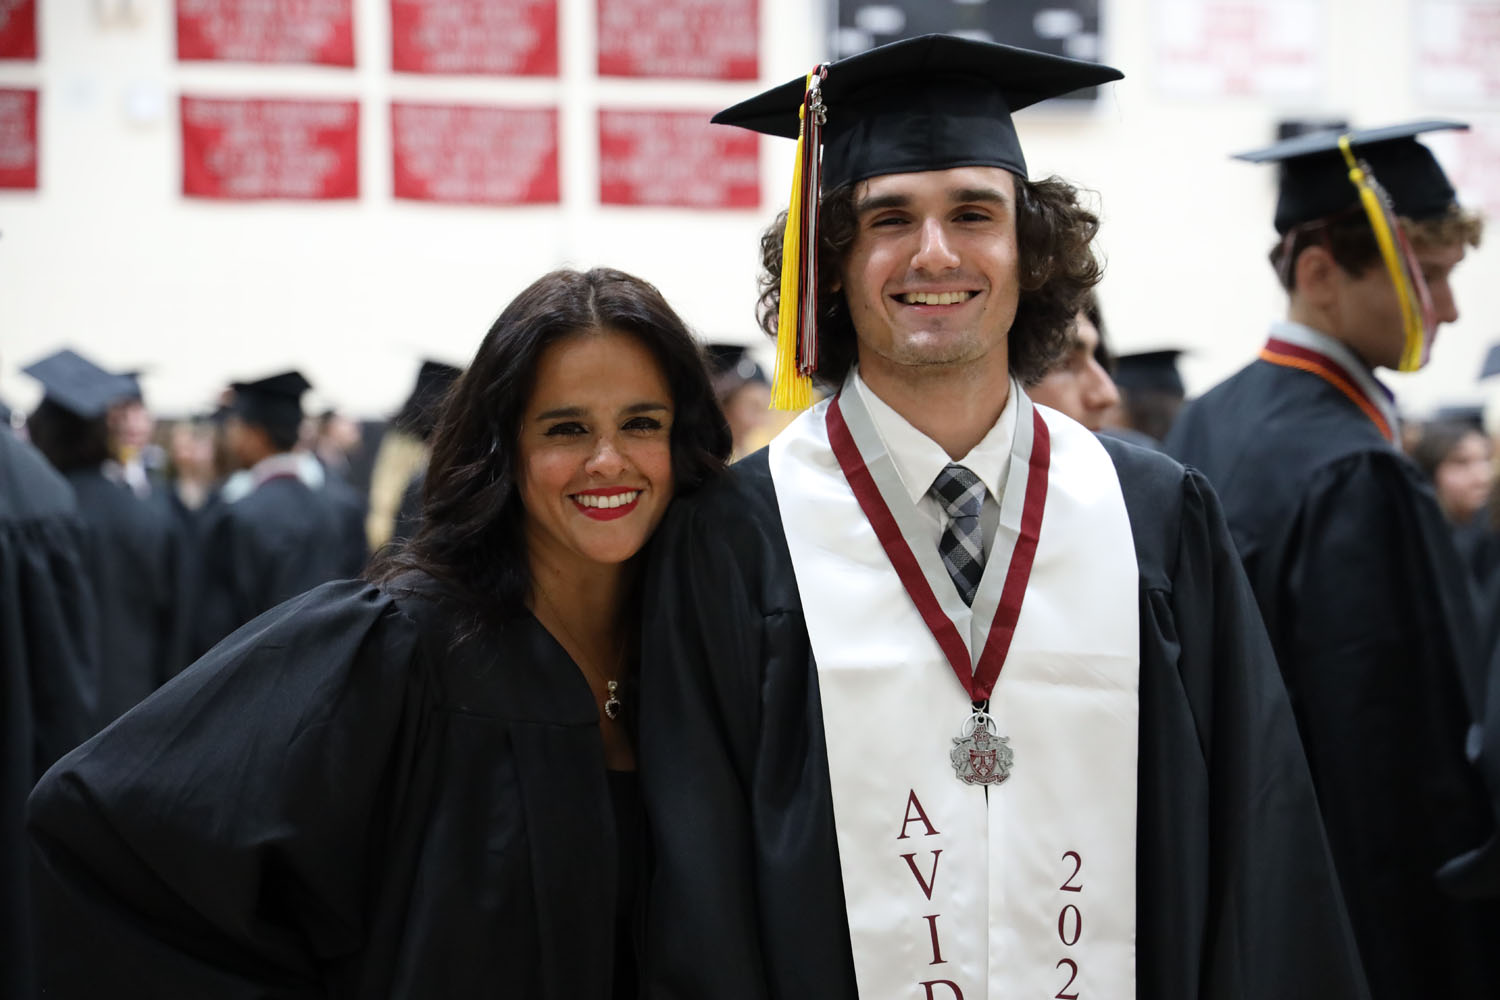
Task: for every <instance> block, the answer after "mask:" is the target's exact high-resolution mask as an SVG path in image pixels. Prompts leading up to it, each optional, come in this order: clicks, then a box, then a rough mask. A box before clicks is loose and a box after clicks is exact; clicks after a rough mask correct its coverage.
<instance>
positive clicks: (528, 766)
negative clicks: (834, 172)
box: [30, 269, 729, 1000]
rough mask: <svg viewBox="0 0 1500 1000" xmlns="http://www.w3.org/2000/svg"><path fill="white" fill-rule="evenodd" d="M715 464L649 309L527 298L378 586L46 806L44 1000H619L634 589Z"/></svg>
mask: <svg viewBox="0 0 1500 1000" xmlns="http://www.w3.org/2000/svg"><path fill="white" fill-rule="evenodd" d="M728 452H729V434H728V428H727V427H726V425H725V423H724V419H723V417H722V415H720V413H719V410H718V408H717V405H716V403H715V400H714V396H713V393H712V390H711V388H710V386H709V381H708V376H707V374H706V372H705V370H704V366H703V362H702V359H701V356H700V354H699V351H698V348H697V346H696V345H695V344H694V342H693V340H692V338H691V336H690V335H689V333H688V331H687V329H686V327H685V326H684V325H683V323H682V321H681V320H680V319H679V318H678V317H677V315H676V314H675V313H674V312H673V311H672V309H671V308H670V307H669V306H668V305H667V303H666V302H665V301H664V300H663V299H662V297H661V295H660V294H659V293H658V292H657V291H656V289H654V288H653V287H651V286H650V285H648V284H646V283H645V282H643V281H640V280H639V279H637V278H632V277H630V276H629V275H626V274H622V273H620V272H618V271H610V270H602V269H601V270H593V271H589V272H586V273H580V272H576V271H558V272H554V273H552V274H549V275H547V276H545V277H543V278H541V279H540V280H538V281H537V282H536V283H534V284H533V285H532V286H531V287H530V288H528V289H526V290H525V291H524V292H522V293H521V294H520V295H519V296H517V298H516V299H515V300H514V301H513V302H512V303H511V304H510V305H509V306H507V307H506V309H505V310H504V312H502V313H501V315H500V318H499V319H497V320H496V321H495V324H494V326H493V327H491V329H490V331H489V333H488V335H487V336H486V337H485V339H484V342H483V343H482V344H481V345H480V347H479V350H478V353H477V354H476V355H475V358H474V360H473V362H472V364H471V365H470V366H469V368H468V370H467V371H466V372H465V374H464V375H463V376H462V377H461V378H460V379H459V381H458V382H457V383H456V384H455V385H454V387H453V388H452V389H451V390H450V392H449V394H448V397H447V399H446V400H445V402H444V404H443V408H442V415H441V418H440V419H439V421H438V426H437V429H436V432H435V434H434V437H433V457H432V461H431V464H430V466H429V470H428V475H427V480H426V490H425V495H424V510H423V522H422V527H421V529H420V530H419V531H418V533H417V534H416V536H415V537H414V538H413V539H412V540H411V541H410V542H409V543H407V544H406V546H405V547H404V548H401V549H397V550H394V551H387V552H385V553H383V555H382V556H381V557H380V558H379V560H378V561H377V562H376V564H375V565H374V567H373V568H372V570H371V573H372V576H371V582H362V581H347V582H343V583H335V584H328V585H326V586H324V587H320V588H318V589H316V590H313V591H310V592H308V593H306V594H304V595H302V596H301V597H298V598H295V599H293V600H292V601H290V602H288V603H286V604H284V605H281V606H280V607H278V608H275V609H273V610H271V611H270V612H268V613H266V614H265V615H263V616H262V617H260V618H259V619H257V620H256V621H254V622H252V623H250V624H249V625H247V626H245V627H244V628H242V629H240V630H239V631H238V632H236V633H235V634H233V635H231V636H230V637H229V638H228V639H226V640H224V642H223V643H221V644H220V645H219V646H217V647H216V648H215V649H213V650H212V651H210V652H209V653H208V654H207V655H206V656H205V657H204V658H203V659H202V660H200V661H199V662H198V663H197V664H195V665H194V666H193V667H192V668H190V669H189V670H188V671H186V672H185V673H184V674H183V675H181V676H180V677H179V678H178V679H177V680H176V682H175V683H172V684H169V685H168V686H167V687H165V688H164V689H162V690H161V691H160V692H158V694H157V696H155V697H153V698H151V699H148V700H147V701H146V702H145V703H143V704H142V705H141V706H139V707H138V708H137V709H136V710H134V711H132V712H130V713H128V714H127V715H126V716H125V717H124V718H122V719H121V720H120V721H119V723H118V724H116V725H115V726H113V727H111V728H110V729H109V730H108V731H106V732H105V733H103V734H101V735H100V736H99V737H96V738H95V739H94V740H92V741H90V742H88V743H86V744H84V745H83V746H82V747H80V748H79V749H78V750H77V751H75V752H74V753H72V754H70V755H69V756H67V757H66V758H64V759H63V760H62V761H61V762H60V763H59V764H58V765H57V766H56V767H54V768H53V769H52V770H51V771H50V772H49V773H48V775H47V776H46V777H44V778H43V779H42V782H41V783H40V785H39V786H38V787H37V790H36V792H35V793H34V795H33V798H32V801H31V815H30V823H31V829H32V834H33V837H34V840H35V842H36V843H37V845H38V848H39V856H40V857H41V859H42V874H41V877H40V879H39V883H40V884H39V892H40V896H41V911H42V914H43V930H44V933H45V935H46V937H47V941H46V943H45V946H44V953H45V954H44V962H43V964H44V976H45V986H46V990H47V995H48V996H55V997H64V998H66V997H95V996H101V995H115V996H119V995H128V996H140V997H147V996H151V997H156V996H219V997H230V996H236V997H240V996H242V997H249V996H269V995H276V996H330V995H332V996H360V997H366V996H369V997H374V996H421V997H432V998H445V997H470V996H478V995H496V996H499V995H507V996H537V997H541V996H548V997H570V998H571V997H580V998H592V1000H607V998H621V997H634V996H637V995H638V993H639V988H638V981H639V976H638V964H637V960H636V950H635V948H636V943H637V942H638V941H639V940H640V939H641V935H640V933H639V928H638V925H637V916H638V914H639V912H640V905H639V900H640V893H639V888H640V886H641V885H642V883H643V880H644V878H645V875H646V872H645V869H644V862H645V853H644V851H643V821H642V818H641V808H640V804H639V798H638V793H637V790H636V785H635V779H634V773H633V769H634V750H633V746H634V737H635V726H636V715H635V713H634V712H633V711H632V708H633V697H632V690H631V689H632V683H631V680H632V677H633V674H634V668H635V656H634V650H635V648H636V640H637V635H636V632H637V627H638V620H637V613H636V610H635V607H636V602H635V590H636V570H635V567H636V563H637V556H638V553H639V552H640V551H641V548H642V546H644V545H645V544H646V542H647V540H648V539H649V537H650V536H651V533H652V531H653V530H654V529H655V528H656V525H657V523H658V522H659V521H660V520H661V517H662V514H663V513H664V511H665V509H666V507H667V505H668V503H669V502H670V501H671V500H672V498H673V496H675V495H678V494H681V493H684V492H690V491H692V490H693V489H694V488H696V487H697V486H699V485H701V484H702V483H703V482H705V481H706V480H708V479H709V478H711V477H713V476H714V475H716V473H717V471H718V470H719V469H720V468H722V466H723V462H724V459H725V458H726V457H727V455H728ZM80 942H86V943H80ZM122 984H128V986H124V987H123V989H124V993H122V992H121V990H122Z"/></svg>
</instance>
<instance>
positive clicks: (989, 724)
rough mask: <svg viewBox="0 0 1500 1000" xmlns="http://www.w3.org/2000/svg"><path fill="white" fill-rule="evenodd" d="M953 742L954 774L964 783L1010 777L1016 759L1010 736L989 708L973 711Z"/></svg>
mask: <svg viewBox="0 0 1500 1000" xmlns="http://www.w3.org/2000/svg"><path fill="white" fill-rule="evenodd" d="M953 744H954V746H953V749H952V750H951V751H950V752H949V754H948V759H949V760H950V761H952V762H953V772H954V774H956V775H957V776H958V780H959V781H962V782H963V783H964V784H966V785H998V784H1000V783H1001V782H1003V781H1005V779H1006V778H1009V777H1010V770H1011V766H1012V765H1013V764H1014V763H1015V754H1014V753H1013V752H1012V751H1011V749H1010V738H1009V737H1006V736H1001V735H1000V731H999V727H997V726H996V725H995V719H994V717H993V716H991V715H990V714H989V713H988V712H975V713H974V714H973V715H970V716H969V717H968V719H966V720H965V721H964V726H963V729H962V730H960V735H959V736H958V737H957V738H955V739H954V741H953Z"/></svg>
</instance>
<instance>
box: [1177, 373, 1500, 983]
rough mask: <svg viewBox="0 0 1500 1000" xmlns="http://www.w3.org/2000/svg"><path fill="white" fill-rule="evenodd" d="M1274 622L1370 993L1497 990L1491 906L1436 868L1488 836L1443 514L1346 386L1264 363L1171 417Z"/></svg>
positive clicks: (1472, 627)
mask: <svg viewBox="0 0 1500 1000" xmlns="http://www.w3.org/2000/svg"><path fill="white" fill-rule="evenodd" d="M1168 447H1169V450H1170V451H1171V452H1172V453H1173V454H1174V455H1176V456H1177V457H1179V458H1181V459H1182V460H1183V461H1184V462H1186V463H1188V464H1190V465H1192V466H1195V467H1197V468H1198V469H1200V470H1202V471H1203V473H1204V474H1205V475H1206V476H1207V477H1208V479H1209V481H1210V482H1212V483H1213V484H1214V486H1215V487H1216V488H1217V489H1218V491H1219V495H1220V497H1222V499H1223V503H1224V507H1225V511H1226V514H1227V516H1228V519H1229V526H1230V530H1231V532H1232V534H1233V537H1234V540H1235V544H1236V546H1237V547H1238V549H1239V552H1240V555H1241V556H1242V557H1243V560H1244V565H1245V569H1246V572H1247V574H1248V576H1249V578H1250V583H1251V586H1252V587H1253V588H1254V591H1255V596H1256V599H1257V600H1258V601H1259V604H1260V608H1261V612H1262V614H1263V615H1264V618H1265V621H1266V626H1267V630H1268V631H1269V633H1270V635H1271V641H1272V645H1273V646H1274V648H1275V650H1276V655H1277V659H1278V660H1279V662H1280V664H1281V670H1282V673H1283V675H1284V677H1285V679H1286V686H1287V690H1288V693H1289V694H1290V695H1291V699H1292V706H1293V709H1294V710H1295V712H1296V714H1297V722H1298V726H1299V729H1300V731H1301V735H1302V740H1303V744H1304V746H1305V747H1306V751H1307V757H1308V763H1309V765H1310V766H1311V768H1312V773H1313V781H1314V784H1315V785H1316V786H1317V788H1318V794H1319V799H1320V805H1321V807H1322V812H1323V818H1324V823H1325V825H1326V828H1327V831H1328V838H1329V842H1330V844H1331V846H1332V848H1333V853H1334V858H1335V860H1336V861H1337V863H1338V868H1339V875H1340V880H1341V882H1342V884H1343V888H1344V893H1345V897H1346V899H1347V901H1348V906H1349V915H1350V918H1351V920H1352V922H1353V924H1354V929H1355V934H1356V938H1357V939H1358V941H1359V944H1360V950H1361V952H1362V954H1363V957H1364V962H1365V967H1366V970H1367V972H1368V975H1369V980H1370V986H1371V990H1372V993H1373V995H1374V996H1375V997H1376V998H1403V1000H1405V998H1410V997H1417V996H1497V995H1500V978H1497V973H1496V956H1497V955H1500V949H1497V948H1496V945H1495V942H1496V941H1497V940H1500V938H1497V936H1496V935H1500V924H1497V923H1496V917H1495V913H1494V912H1493V910H1489V911H1488V912H1487V911H1486V909H1482V908H1480V907H1478V906H1475V905H1471V904H1468V903H1459V902H1455V901H1453V900H1451V899H1448V898H1446V897H1445V895H1444V894H1443V893H1442V892H1441V891H1440V890H1439V888H1438V886H1437V883H1436V881H1435V879H1434V877H1433V875H1434V873H1435V872H1436V871H1437V869H1438V867H1439V866H1440V865H1442V864H1443V863H1444V862H1445V861H1447V860H1449V859H1450V858H1452V857H1454V856H1455V855H1457V854H1459V853H1460V852H1463V851H1465V850H1468V849H1471V848H1473V847H1475V846H1477V845H1478V844H1479V843H1480V842H1481V841H1483V840H1484V839H1485V837H1486V836H1487V835H1488V832H1489V830H1490V827H1491V824H1490V820H1489V818H1488V817H1487V815H1486V812H1487V810H1486V809H1485V802H1484V799H1483V797H1482V792H1481V790H1480V787H1479V783H1478V781H1477V779H1476V776H1475V774H1474V773H1473V772H1472V770H1471V768H1470V767H1469V764H1468V762H1467V760H1466V758H1465V754H1464V743H1465V737H1466V734H1467V731H1468V728H1469V723H1470V720H1471V719H1472V718H1473V717H1474V715H1473V714H1472V713H1473V712H1474V706H1476V705H1477V704H1478V701H1479V698H1480V689H1481V688H1482V687H1483V682H1482V680H1481V679H1480V678H1479V676H1478V657H1477V652H1476V650H1475V649H1474V645H1475V644H1476V643H1477V640H1478V635H1479V632H1478V626H1477V624H1476V623H1475V620H1474V614H1473V608H1472V606H1471V600H1472V597H1471V593H1470V590H1469V585H1468V581H1467V579H1466V574H1465V571H1464V569H1463V567H1462V566H1461V565H1460V563H1459V560H1458V556H1457V554H1456V552H1455V550H1454V548H1453V545H1452V540H1451V537H1450V532H1449V528H1448V524H1447V522H1446V521H1445V520H1444V519H1443V516H1442V513H1441V512H1440V510H1439V508H1438V506H1437V502H1436V499H1435V498H1434V496H1433V495H1432V492H1431V489H1430V487H1428V486H1427V485H1426V484H1425V482H1424V480H1423V477H1422V475H1421V473H1420V472H1419V471H1418V470H1417V468H1416V466H1415V465H1413V464H1412V463H1411V462H1410V461H1408V460H1407V459H1406V458H1405V457H1403V456H1402V455H1400V454H1399V453H1398V452H1397V451H1396V450H1395V448H1394V447H1392V446H1391V445H1390V444H1389V443H1387V441H1386V440H1385V438H1384V437H1382V436H1381V434H1380V432H1379V431H1378V430H1377V429H1376V427H1375V425H1374V424H1373V423H1372V422H1371V421H1370V420H1369V419H1368V418H1367V417H1365V416H1364V414H1363V413H1361V412H1360V410H1359V409H1358V408H1356V406H1355V405H1354V403H1352V402H1351V401H1350V400H1349V399H1347V398H1346V397H1345V396H1344V395H1342V394H1341V393H1340V392H1339V391H1338V390H1336V389H1335V388H1333V387H1332V386H1330V385H1329V384H1327V383H1326V382H1324V381H1323V380H1322V379H1321V378H1319V377H1318V376H1316V375H1313V374H1311V373H1308V372H1302V371H1297V370H1292V369H1287V368H1283V367H1280V366H1277V365H1273V364H1270V363H1268V362H1265V361H1256V362H1254V363H1252V364H1251V365H1250V366H1249V367H1247V368H1245V369H1243V370H1242V371H1240V372H1239V373H1238V374H1236V375H1234V376H1233V377H1231V378H1230V379H1229V380H1228V381H1227V382H1225V383H1224V384H1222V385H1220V386H1218V387H1217V388H1215V389H1213V390H1211V391H1210V392H1209V393H1208V394H1206V395H1205V396H1203V397H1202V398H1201V399H1199V400H1198V401H1197V402H1196V403H1194V404H1193V405H1192V406H1190V407H1189V408H1188V410H1187V412H1186V413H1185V414H1184V415H1183V416H1182V417H1181V418H1180V419H1179V421H1178V423H1177V426H1176V428H1175V429H1174V431H1173V434H1172V437H1171V439H1170V441H1169V442H1168Z"/></svg>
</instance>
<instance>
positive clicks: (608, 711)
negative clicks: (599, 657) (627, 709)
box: [604, 681, 620, 721]
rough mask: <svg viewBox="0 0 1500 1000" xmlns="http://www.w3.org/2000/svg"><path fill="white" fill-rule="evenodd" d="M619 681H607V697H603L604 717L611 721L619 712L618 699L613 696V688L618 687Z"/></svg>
mask: <svg viewBox="0 0 1500 1000" xmlns="http://www.w3.org/2000/svg"><path fill="white" fill-rule="evenodd" d="M619 686H620V682H619V681H610V682H609V697H608V698H605V699H604V717H605V718H606V719H609V720H611V721H613V720H614V719H615V718H617V717H618V716H619V714H620V699H618V698H616V697H615V690H616V689H617V688H619Z"/></svg>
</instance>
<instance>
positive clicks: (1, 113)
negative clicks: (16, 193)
mask: <svg viewBox="0 0 1500 1000" xmlns="http://www.w3.org/2000/svg"><path fill="white" fill-rule="evenodd" d="M36 105H37V92H36V91H35V90H0V188H12V189H21V190H26V191H34V190H36V173H37V170H36V162H37V137H36Z"/></svg>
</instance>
